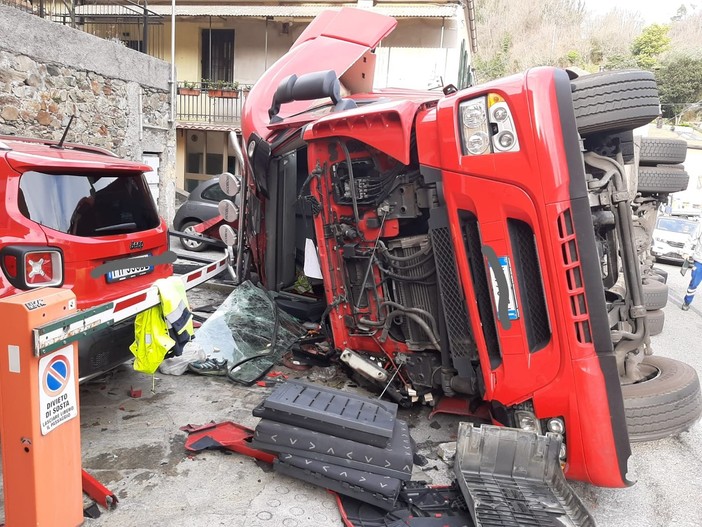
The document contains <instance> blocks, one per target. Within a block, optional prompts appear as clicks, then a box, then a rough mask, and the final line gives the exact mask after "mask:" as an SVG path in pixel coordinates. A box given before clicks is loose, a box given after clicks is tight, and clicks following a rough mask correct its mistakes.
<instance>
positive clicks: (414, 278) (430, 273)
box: [378, 265, 436, 282]
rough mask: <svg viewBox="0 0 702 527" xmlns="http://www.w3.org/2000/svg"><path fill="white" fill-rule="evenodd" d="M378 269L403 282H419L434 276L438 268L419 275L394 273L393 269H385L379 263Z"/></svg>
mask: <svg viewBox="0 0 702 527" xmlns="http://www.w3.org/2000/svg"><path fill="white" fill-rule="evenodd" d="M378 269H380V270H381V271H382V272H383V274H385V275H387V276H389V277H390V278H394V279H395V280H399V281H401V282H417V281H419V280H426V279H427V278H429V277H431V276H433V275H434V274H436V268H434V267H432V268H431V269H430V270H429V271H427V272H426V273H423V274H421V275H419V276H405V275H401V274H397V273H393V272H392V271H389V270H388V269H385V268H384V267H381V266H380V265H378Z"/></svg>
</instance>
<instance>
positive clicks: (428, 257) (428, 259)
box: [384, 253, 434, 271]
mask: <svg viewBox="0 0 702 527" xmlns="http://www.w3.org/2000/svg"><path fill="white" fill-rule="evenodd" d="M384 256H387V255H384ZM420 256H421V255H420ZM433 261H434V255H433V254H432V253H429V254H427V255H426V256H424V257H422V259H421V260H419V261H417V262H414V263H411V264H407V265H400V262H397V261H394V260H390V265H392V267H393V268H394V269H395V270H396V271H401V270H404V269H416V268H417V267H421V266H423V265H424V264H426V263H427V262H433Z"/></svg>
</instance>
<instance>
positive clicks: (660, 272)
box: [651, 267, 668, 284]
mask: <svg viewBox="0 0 702 527" xmlns="http://www.w3.org/2000/svg"><path fill="white" fill-rule="evenodd" d="M651 270H652V271H653V272H654V273H655V274H657V275H658V276H660V277H662V278H663V280H662V282H663V283H664V284H665V283H667V282H668V271H666V270H665V269H659V268H658V267H653V268H652V269H651Z"/></svg>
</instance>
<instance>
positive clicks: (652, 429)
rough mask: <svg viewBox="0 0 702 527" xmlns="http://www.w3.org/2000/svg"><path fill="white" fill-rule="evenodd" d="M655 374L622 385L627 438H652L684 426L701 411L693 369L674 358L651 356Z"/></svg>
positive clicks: (646, 439)
mask: <svg viewBox="0 0 702 527" xmlns="http://www.w3.org/2000/svg"><path fill="white" fill-rule="evenodd" d="M644 362H645V363H648V364H649V365H651V366H654V367H656V368H658V369H659V370H660V372H661V374H660V376H659V377H658V378H655V379H652V380H650V381H646V382H643V383H640V384H631V385H624V386H622V396H623V397H624V411H625V414H626V422H627V428H628V430H629V440H630V441H632V442H638V441H653V440H656V439H662V438H664V437H668V436H671V435H673V434H677V433H680V432H683V431H685V430H687V429H688V428H689V427H690V426H691V425H692V424H693V423H694V422H695V421H697V420H698V419H699V418H700V415H702V393H700V381H699V378H698V377H697V372H696V371H695V369H694V368H693V367H692V366H690V365H688V364H685V363H684V362H680V361H677V360H674V359H669V358H667V357H657V356H651V357H647V358H645V359H644Z"/></svg>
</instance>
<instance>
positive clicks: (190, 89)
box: [178, 81, 200, 96]
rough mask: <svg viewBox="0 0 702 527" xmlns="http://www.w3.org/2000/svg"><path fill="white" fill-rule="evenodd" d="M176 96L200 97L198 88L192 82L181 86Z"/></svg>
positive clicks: (186, 82)
mask: <svg viewBox="0 0 702 527" xmlns="http://www.w3.org/2000/svg"><path fill="white" fill-rule="evenodd" d="M178 95H191V96H197V95H200V88H199V87H198V86H197V84H195V83H194V82H190V81H185V82H183V85H182V86H179V87H178Z"/></svg>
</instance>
